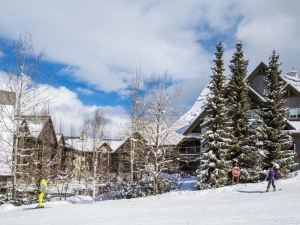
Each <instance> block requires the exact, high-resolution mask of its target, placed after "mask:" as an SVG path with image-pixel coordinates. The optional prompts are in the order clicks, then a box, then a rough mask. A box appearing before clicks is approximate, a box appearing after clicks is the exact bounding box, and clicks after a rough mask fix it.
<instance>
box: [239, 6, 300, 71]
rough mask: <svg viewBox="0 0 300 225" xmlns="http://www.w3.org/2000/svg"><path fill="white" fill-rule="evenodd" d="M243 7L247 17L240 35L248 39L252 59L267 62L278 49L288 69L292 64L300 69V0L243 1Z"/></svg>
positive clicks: (253, 63)
mask: <svg viewBox="0 0 300 225" xmlns="http://www.w3.org/2000/svg"><path fill="white" fill-rule="evenodd" d="M239 7H240V12H241V14H242V16H243V19H242V21H241V23H240V24H239V26H238V29H237V34H236V35H237V38H238V39H241V40H243V41H244V43H245V52H246V54H247V56H248V58H249V59H250V63H251V64H252V65H254V66H256V65H257V64H256V63H259V61H265V62H266V61H267V59H268V57H269V56H270V55H271V53H272V50H273V49H275V50H276V51H278V52H279V53H280V58H281V61H282V63H283V64H282V67H283V69H284V70H285V71H287V70H290V69H291V68H292V67H295V68H296V69H298V70H300V61H299V60H298V57H299V52H300V30H299V29H298V27H299V25H298V23H299V20H300V14H299V8H300V2H299V1H296V0H291V1H272V0H264V1H258V0H254V1H240V6H239Z"/></svg>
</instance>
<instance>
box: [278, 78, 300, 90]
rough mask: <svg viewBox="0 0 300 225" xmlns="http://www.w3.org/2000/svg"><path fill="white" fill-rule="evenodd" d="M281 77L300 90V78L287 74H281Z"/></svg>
mask: <svg viewBox="0 0 300 225" xmlns="http://www.w3.org/2000/svg"><path fill="white" fill-rule="evenodd" d="M281 77H282V79H283V80H284V81H285V82H287V83H288V84H290V85H291V86H293V87H294V88H295V89H296V90H297V91H299V92H300V79H299V78H296V77H291V76H289V75H287V74H284V75H281Z"/></svg>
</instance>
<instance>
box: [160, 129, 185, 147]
mask: <svg viewBox="0 0 300 225" xmlns="http://www.w3.org/2000/svg"><path fill="white" fill-rule="evenodd" d="M183 138H184V136H183V135H182V134H180V133H177V132H176V130H171V132H170V133H169V135H168V136H167V138H166V140H165V142H164V145H177V144H178V143H179V142H180V141H181V140H182V139H183Z"/></svg>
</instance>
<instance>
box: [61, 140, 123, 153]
mask: <svg viewBox="0 0 300 225" xmlns="http://www.w3.org/2000/svg"><path fill="white" fill-rule="evenodd" d="M65 142H66V145H67V146H70V147H72V148H73V149H76V150H78V151H84V152H93V146H94V141H93V139H92V138H88V139H86V140H82V139H80V138H70V139H67V140H66V141H65ZM123 143H124V140H119V139H117V140H113V139H112V140H101V141H100V142H99V143H97V144H96V145H97V148H99V147H101V146H102V145H104V144H107V145H108V146H109V147H110V148H111V150H112V151H113V152H114V151H115V150H117V149H118V148H119V147H120V146H121V145H122V144H123Z"/></svg>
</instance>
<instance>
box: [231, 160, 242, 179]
mask: <svg viewBox="0 0 300 225" xmlns="http://www.w3.org/2000/svg"><path fill="white" fill-rule="evenodd" d="M231 173H232V184H234V181H236V183H237V184H238V183H239V181H240V175H241V169H240V167H238V164H237V162H236V163H235V166H234V167H233V168H232V171H231Z"/></svg>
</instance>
